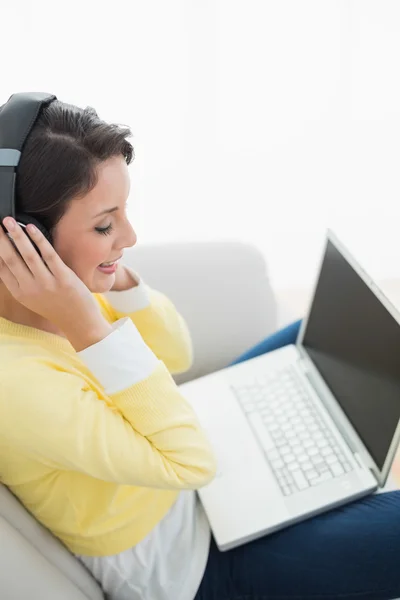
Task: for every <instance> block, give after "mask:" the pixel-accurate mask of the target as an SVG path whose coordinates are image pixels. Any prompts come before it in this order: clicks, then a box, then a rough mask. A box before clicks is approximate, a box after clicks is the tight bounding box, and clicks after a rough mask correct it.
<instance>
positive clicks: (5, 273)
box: [0, 227, 19, 296]
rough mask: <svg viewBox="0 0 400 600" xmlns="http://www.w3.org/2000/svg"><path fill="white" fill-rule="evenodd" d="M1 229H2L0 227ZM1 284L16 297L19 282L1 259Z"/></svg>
mask: <svg viewBox="0 0 400 600" xmlns="http://www.w3.org/2000/svg"><path fill="white" fill-rule="evenodd" d="M0 229H1V227H0ZM0 282H3V283H4V285H5V286H6V288H7V289H8V291H9V292H10V293H11V294H12V295H13V296H14V295H16V294H17V293H18V288H19V285H18V281H17V280H16V279H15V277H14V275H13V274H12V273H11V271H10V269H9V268H8V267H7V265H6V263H5V262H4V260H3V259H2V258H0Z"/></svg>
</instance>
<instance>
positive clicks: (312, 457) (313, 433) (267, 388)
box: [231, 366, 353, 496]
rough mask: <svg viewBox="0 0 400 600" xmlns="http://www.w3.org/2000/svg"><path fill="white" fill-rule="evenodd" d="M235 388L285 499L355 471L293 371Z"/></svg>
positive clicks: (259, 378)
mask: <svg viewBox="0 0 400 600" xmlns="http://www.w3.org/2000/svg"><path fill="white" fill-rule="evenodd" d="M231 388H232V390H233V392H234V394H235V396H236V398H237V399H238V401H239V404H240V405H241V407H242V409H243V411H244V413H245V415H246V417H247V419H248V421H249V423H250V425H251V427H252V429H253V431H254V433H255V435H256V437H257V439H258V441H259V443H260V444H261V446H262V448H263V449H264V452H265V454H266V457H267V460H268V462H269V464H270V466H271V468H272V470H273V472H274V474H275V477H276V480H277V482H278V484H279V486H280V488H281V490H282V492H283V494H284V495H285V496H290V495H291V494H294V493H297V492H300V491H303V490H306V489H308V488H310V487H311V486H316V485H318V484H321V483H324V482H326V481H328V480H330V479H333V478H335V477H340V476H341V475H344V474H345V473H349V472H350V471H352V470H353V467H352V465H351V464H350V463H349V461H348V460H347V458H346V457H345V455H344V453H343V452H342V450H341V448H340V447H339V445H338V443H337V441H336V439H335V437H334V435H333V434H332V432H331V430H330V428H329V427H328V426H327V424H326V423H325V421H324V419H323V417H322V416H321V415H320V414H319V412H318V411H317V410H316V408H315V406H314V404H313V401H312V400H311V398H310V397H309V395H308V394H307V392H306V390H305V388H304V386H303V385H302V382H301V380H300V378H299V377H298V376H297V373H296V371H295V369H294V368H293V367H291V366H289V367H286V368H284V369H282V370H281V371H279V372H275V373H274V376H272V377H271V376H270V375H269V376H265V377H264V376H261V377H259V376H257V378H256V380H254V381H252V382H247V383H246V384H245V383H243V384H240V385H231Z"/></svg>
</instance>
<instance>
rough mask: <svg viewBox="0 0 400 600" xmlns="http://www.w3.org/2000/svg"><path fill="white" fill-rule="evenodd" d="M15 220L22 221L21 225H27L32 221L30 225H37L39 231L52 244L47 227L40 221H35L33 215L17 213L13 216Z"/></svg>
mask: <svg viewBox="0 0 400 600" xmlns="http://www.w3.org/2000/svg"><path fill="white" fill-rule="evenodd" d="M15 220H16V221H17V222H18V223H22V225H29V223H32V225H35V227H37V228H38V229H39V231H40V232H41V233H43V235H44V237H45V238H46V239H47V240H48V241H49V242H50V244H51V245H53V241H52V237H51V235H50V232H49V231H47V229H46V228H45V227H43V225H42V224H41V223H39V221H37V220H36V219H35V218H34V217H31V216H29V215H23V214H18V213H17V214H16V216H15Z"/></svg>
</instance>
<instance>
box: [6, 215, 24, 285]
mask: <svg viewBox="0 0 400 600" xmlns="http://www.w3.org/2000/svg"><path fill="white" fill-rule="evenodd" d="M3 223H4V221H3ZM10 233H11V232H10ZM13 233H14V232H13ZM14 241H15V240H14ZM0 258H2V259H3V261H4V263H5V264H6V265H7V267H8V269H9V270H10V271H11V273H12V274H13V275H14V277H15V278H16V280H17V282H18V283H20V282H21V281H23V280H24V278H25V279H27V278H31V277H32V273H31V271H30V270H29V269H28V267H27V265H26V264H25V262H24V260H23V259H22V258H21V256H19V255H18V252H17V251H16V250H15V248H14V246H13V244H12V242H11V240H9V239H8V237H7V235H6V233H5V232H4V230H3V228H2V227H0Z"/></svg>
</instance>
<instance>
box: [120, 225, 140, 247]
mask: <svg viewBox="0 0 400 600" xmlns="http://www.w3.org/2000/svg"><path fill="white" fill-rule="evenodd" d="M136 242H137V235H136V231H135V230H134V229H133V227H132V225H131V224H130V223H129V221H126V225H125V228H124V231H123V232H122V234H121V235H120V237H119V239H118V246H119V248H121V250H122V249H123V248H131V247H132V246H134V245H135V244H136Z"/></svg>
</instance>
